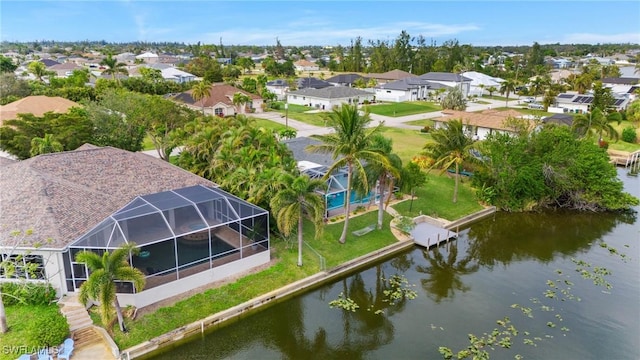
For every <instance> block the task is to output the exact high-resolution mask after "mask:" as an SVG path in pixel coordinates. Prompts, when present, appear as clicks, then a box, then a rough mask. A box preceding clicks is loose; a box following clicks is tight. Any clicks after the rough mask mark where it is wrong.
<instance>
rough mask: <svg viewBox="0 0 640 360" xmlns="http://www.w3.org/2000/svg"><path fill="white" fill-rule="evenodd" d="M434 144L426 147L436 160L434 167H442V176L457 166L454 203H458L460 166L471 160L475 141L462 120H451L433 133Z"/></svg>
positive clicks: (427, 151)
mask: <svg viewBox="0 0 640 360" xmlns="http://www.w3.org/2000/svg"><path fill="white" fill-rule="evenodd" d="M431 137H432V139H433V140H434V142H429V143H427V144H426V145H425V146H424V149H425V153H426V155H428V156H430V157H431V158H432V159H434V160H435V163H434V164H433V166H432V168H433V167H436V166H440V167H441V168H442V172H441V174H444V173H445V172H446V171H447V170H448V169H449V168H450V167H451V166H454V165H455V187H454V189H453V202H454V203H455V202H457V201H458V182H459V178H460V175H459V174H460V165H462V164H463V163H464V162H465V161H466V160H468V159H471V158H472V156H471V153H470V152H469V150H471V148H472V146H473V140H472V139H471V138H469V137H468V136H466V135H465V134H464V131H463V125H462V120H451V121H449V122H447V123H446V124H445V126H444V127H442V128H439V129H436V130H434V131H432V132H431Z"/></svg>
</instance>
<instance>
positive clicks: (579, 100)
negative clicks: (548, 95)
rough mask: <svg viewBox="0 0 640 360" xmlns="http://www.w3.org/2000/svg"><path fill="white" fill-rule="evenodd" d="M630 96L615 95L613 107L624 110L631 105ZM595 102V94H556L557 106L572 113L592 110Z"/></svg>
mask: <svg viewBox="0 0 640 360" xmlns="http://www.w3.org/2000/svg"><path fill="white" fill-rule="evenodd" d="M629 101H630V99H629V97H625V96H622V97H620V96H615V97H614V103H613V107H614V108H615V109H616V110H618V111H621V110H624V109H626V108H627V105H629ZM592 102H593V95H590V94H573V93H562V94H559V95H558V96H556V106H555V107H558V108H562V109H566V111H567V112H570V113H577V114H582V113H587V112H589V111H591V103H592Z"/></svg>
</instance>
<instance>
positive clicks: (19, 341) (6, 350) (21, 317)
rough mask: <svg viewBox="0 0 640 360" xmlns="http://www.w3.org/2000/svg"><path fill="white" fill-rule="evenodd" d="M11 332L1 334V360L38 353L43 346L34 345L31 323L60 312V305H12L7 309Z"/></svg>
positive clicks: (11, 359) (12, 359)
mask: <svg viewBox="0 0 640 360" xmlns="http://www.w3.org/2000/svg"><path fill="white" fill-rule="evenodd" d="M5 310H6V313H7V324H8V325H9V332H7V333H6V334H0V344H2V351H0V360H9V359H10V360H14V359H16V358H18V357H19V356H20V355H22V354H24V353H27V352H29V353H31V352H34V353H35V352H36V351H37V350H39V349H41V348H42V347H44V346H43V344H40V343H34V342H32V341H31V339H29V338H30V336H29V330H28V328H29V326H31V321H29V320H35V319H38V318H41V317H43V316H48V315H49V314H51V313H57V312H58V305H57V304H53V305H11V306H6V307H5Z"/></svg>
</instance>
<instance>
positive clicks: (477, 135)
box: [432, 110, 535, 140]
mask: <svg viewBox="0 0 640 360" xmlns="http://www.w3.org/2000/svg"><path fill="white" fill-rule="evenodd" d="M509 118H519V119H523V120H524V121H528V122H529V123H530V126H531V127H533V126H534V125H535V124H534V122H533V121H531V120H527V119H525V118H524V117H523V115H522V114H521V113H519V112H518V111H515V110H506V111H497V110H485V111H483V112H480V113H476V112H466V111H457V110H443V111H442V116H441V117H438V118H434V119H432V121H433V124H434V125H433V126H434V128H435V129H438V128H440V127H443V126H444V124H446V123H447V122H449V121H451V120H462V124H463V125H464V130H465V132H466V134H467V135H468V136H470V137H472V138H474V139H475V140H483V139H486V138H487V136H489V135H490V134H493V133H494V132H498V133H504V132H513V131H514V129H513V128H510V127H509V126H506V124H505V121H506V120H507V119H509Z"/></svg>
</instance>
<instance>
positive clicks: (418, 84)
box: [375, 76, 431, 102]
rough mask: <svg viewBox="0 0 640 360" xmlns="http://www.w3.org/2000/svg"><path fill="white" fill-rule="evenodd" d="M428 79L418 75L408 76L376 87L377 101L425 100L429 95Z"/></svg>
mask: <svg viewBox="0 0 640 360" xmlns="http://www.w3.org/2000/svg"><path fill="white" fill-rule="evenodd" d="M430 84H431V83H430V82H429V81H427V80H422V79H420V78H419V77H417V76H413V77H408V78H404V79H400V80H396V81H392V82H388V83H386V84H382V85H378V86H376V88H375V94H376V101H390V102H403V101H415V100H425V99H427V98H428V97H429V85H430Z"/></svg>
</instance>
